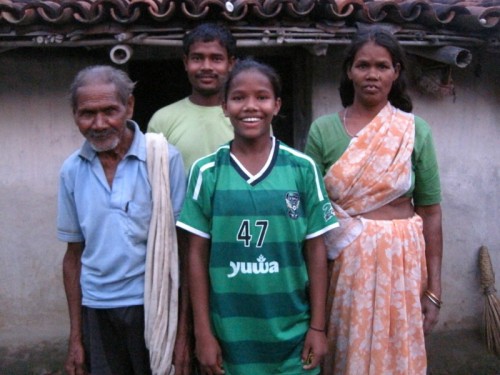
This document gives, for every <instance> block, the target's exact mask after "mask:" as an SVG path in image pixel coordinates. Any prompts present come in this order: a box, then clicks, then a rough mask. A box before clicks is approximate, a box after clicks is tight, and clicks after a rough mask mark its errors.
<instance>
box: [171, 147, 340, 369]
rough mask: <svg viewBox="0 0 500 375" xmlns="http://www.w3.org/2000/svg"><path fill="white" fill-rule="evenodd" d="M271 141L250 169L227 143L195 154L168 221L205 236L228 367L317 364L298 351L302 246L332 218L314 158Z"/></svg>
mask: <svg viewBox="0 0 500 375" xmlns="http://www.w3.org/2000/svg"><path fill="white" fill-rule="evenodd" d="M273 139H274V138H273ZM273 144H274V147H273V151H272V152H271V154H270V156H269V159H268V163H267V164H266V166H265V167H264V169H263V170H262V171H261V172H260V173H259V174H257V175H255V176H252V175H250V174H249V173H248V172H247V171H246V170H245V169H244V167H243V166H242V165H241V164H240V163H239V162H238V161H237V160H236V158H234V156H233V155H231V153H230V144H227V145H225V146H222V147H221V148H219V149H218V150H217V152H216V153H214V154H212V155H209V156H207V157H205V158H203V159H201V160H198V161H197V162H196V163H195V164H194V165H193V168H192V172H191V175H190V180H189V183H188V191H187V194H186V199H185V201H184V206H183V209H182V212H181V216H180V218H179V221H178V223H177V225H178V226H179V227H181V228H183V229H186V230H187V231H189V232H192V233H195V234H197V235H199V236H202V237H205V238H210V239H211V248H210V260H209V275H210V287H211V289H210V310H211V311H210V312H211V318H212V324H213V331H214V334H215V335H216V337H217V339H218V340H219V343H220V345H221V348H222V356H223V360H224V369H225V371H226V374H228V375H232V374H238V375H256V374H288V375H292V374H294V375H295V374H297V375H298V374H304V373H307V374H317V373H319V369H315V370H312V371H307V372H304V370H303V369H302V366H303V364H302V363H301V359H300V357H301V351H302V349H303V345H304V339H305V335H306V332H307V330H308V326H309V320H310V307H309V295H308V280H309V278H308V273H307V268H306V263H305V259H304V254H303V249H304V243H305V241H306V239H309V238H314V237H317V236H319V235H322V234H323V233H325V232H327V231H328V230H330V229H332V228H334V227H336V226H338V223H337V219H336V217H335V215H334V213H333V208H332V206H331V204H330V202H329V200H328V196H327V195H326V191H325V187H324V184H323V180H322V178H321V175H320V174H319V171H318V169H317V167H316V165H315V163H314V161H313V160H312V159H311V158H309V157H307V156H306V155H304V154H302V153H300V152H298V151H296V150H294V149H292V148H289V147H287V146H285V145H283V144H281V143H280V142H279V141H276V140H275V139H274V142H273Z"/></svg>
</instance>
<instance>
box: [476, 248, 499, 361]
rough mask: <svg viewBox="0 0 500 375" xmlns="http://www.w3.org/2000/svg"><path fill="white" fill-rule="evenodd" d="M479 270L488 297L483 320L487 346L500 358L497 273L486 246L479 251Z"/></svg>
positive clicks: (484, 291)
mask: <svg viewBox="0 0 500 375" xmlns="http://www.w3.org/2000/svg"><path fill="white" fill-rule="evenodd" d="M479 268H480V271H481V287H482V288H483V293H484V295H485V297H486V298H485V302H484V318H483V320H484V336H485V340H486V345H487V347H488V349H489V350H490V351H491V352H493V353H495V354H496V355H497V356H500V301H499V300H498V298H497V296H496V295H495V292H496V289H495V273H494V272H493V267H492V265H491V259H490V254H489V252H488V248H487V247H486V246H481V248H480V249H479Z"/></svg>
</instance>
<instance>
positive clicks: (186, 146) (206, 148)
mask: <svg viewBox="0 0 500 375" xmlns="http://www.w3.org/2000/svg"><path fill="white" fill-rule="evenodd" d="M148 132H152V133H163V134H164V135H165V137H166V138H167V140H168V142H169V143H171V144H173V145H174V146H176V147H177V149H178V150H179V151H180V153H181V154H182V159H183V161H184V167H185V169H186V173H187V172H189V168H191V165H192V164H193V163H194V162H195V161H196V160H198V159H199V158H201V157H203V156H205V155H208V154H211V153H212V152H214V151H215V150H216V149H217V147H219V146H220V145H222V144H224V143H226V142H229V141H230V140H231V139H233V136H234V131H233V126H232V125H231V123H230V121H229V119H228V118H227V117H226V116H225V115H224V113H223V112H222V107H221V106H213V107H205V106H200V105H196V104H193V103H192V102H191V101H190V100H189V98H184V99H182V100H179V101H178V102H175V103H173V104H170V105H168V106H166V107H163V108H161V109H159V110H158V111H156V113H155V114H154V115H153V117H152V118H151V120H150V121H149V124H148Z"/></svg>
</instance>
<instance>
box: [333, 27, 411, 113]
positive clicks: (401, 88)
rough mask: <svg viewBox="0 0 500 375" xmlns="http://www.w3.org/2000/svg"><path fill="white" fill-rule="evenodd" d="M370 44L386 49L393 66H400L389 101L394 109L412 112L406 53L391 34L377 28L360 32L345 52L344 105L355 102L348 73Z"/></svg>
mask: <svg viewBox="0 0 500 375" xmlns="http://www.w3.org/2000/svg"><path fill="white" fill-rule="evenodd" d="M368 42H373V43H375V44H376V45H379V46H381V47H384V48H385V49H386V50H387V52H389V54H390V55H391V58H392V64H393V66H396V65H397V64H399V66H400V70H399V76H398V78H397V79H396V80H395V81H394V83H393V84H392V88H391V91H390V92H389V97H388V99H389V102H390V103H391V104H392V105H393V106H394V107H396V108H399V109H401V110H402V111H405V112H411V110H412V109H413V104H412V102H411V98H410V96H409V95H408V93H407V92H406V77H405V69H406V65H407V63H406V55H405V52H404V50H403V48H402V47H401V45H400V44H399V42H398V40H397V39H396V38H395V37H394V36H393V35H392V34H391V33H389V32H388V31H386V30H384V29H381V28H376V27H375V28H370V29H367V30H363V31H360V32H358V33H357V34H356V35H355V36H354V38H353V40H352V42H351V44H350V45H349V47H347V49H346V50H345V52H344V62H343V64H342V72H341V76H340V87H339V92H340V99H341V100H342V105H343V106H344V107H347V106H349V105H351V104H352V103H353V101H354V85H353V83H352V81H351V80H350V79H349V77H348V76H347V71H348V70H349V69H350V68H351V67H352V64H353V62H354V58H355V56H356V54H357V53H358V51H359V50H360V49H361V48H362V47H363V46H364V45H365V44H366V43H368Z"/></svg>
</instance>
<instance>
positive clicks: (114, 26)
mask: <svg viewBox="0 0 500 375" xmlns="http://www.w3.org/2000/svg"><path fill="white" fill-rule="evenodd" d="M207 20H210V21H221V22H225V23H226V24H228V25H229V26H230V27H231V28H232V30H234V31H238V30H239V31H241V32H242V34H241V35H239V36H238V41H240V40H243V39H245V37H244V34H245V33H248V35H250V34H252V33H258V34H259V38H260V42H265V40H264V39H263V38H262V33H263V32H267V33H270V34H272V35H274V34H276V33H279V32H281V33H282V41H283V40H284V41H286V40H288V41H295V42H297V43H299V44H300V41H301V40H302V41H304V43H305V41H306V40H307V41H308V43H311V44H314V43H317V44H320V43H333V40H337V42H338V41H339V40H340V39H342V38H344V37H345V36H346V35H348V34H349V33H352V32H353V28H354V27H355V26H356V25H357V24H359V23H367V24H374V23H380V24H384V25H385V24H387V25H391V26H392V27H395V28H397V29H398V30H399V32H400V33H401V37H402V38H403V39H404V37H405V36H404V33H405V32H406V33H408V32H409V33H410V34H408V36H407V37H408V40H410V39H413V40H415V42H417V41H420V42H422V43H423V42H426V43H433V42H440V41H442V38H443V37H444V38H448V39H450V38H452V39H453V38H455V39H456V40H457V43H458V44H464V45H467V44H468V43H472V41H473V40H475V42H474V43H475V44H478V43H479V41H481V42H482V43H486V44H488V46H489V47H490V48H498V40H499V35H500V0H469V1H456V0H437V1H432V0H403V1H401V0H76V1H71V0H52V1H50V0H49V1H45V0H43V1H42V0H35V1H28V0H25V1H23V0H0V48H2V47H4V48H5V47H9V46H12V45H16V46H37V45H40V44H42V45H43V44H47V43H48V44H50V43H60V44H62V45H64V44H68V45H70V44H71V43H85V42H86V43H93V44H95V45H98V44H99V43H101V44H103V45H105V44H113V43H114V42H116V39H117V34H119V35H122V36H123V34H124V33H125V34H126V33H129V34H127V35H129V36H130V37H131V38H132V37H135V39H133V40H134V42H135V43H139V40H138V39H137V38H138V37H139V36H140V35H142V37H143V41H145V40H146V39H144V38H150V37H151V36H154V37H155V38H156V40H164V41H165V40H170V41H172V42H176V43H178V41H179V35H180V33H181V31H183V30H184V29H186V28H188V27H191V26H193V25H194V24H196V23H198V22H201V21H207ZM304 33H306V34H304ZM299 34H300V35H301V36H300V37H299V36H298V35H299ZM325 34H328V35H325ZM429 35H432V38H433V39H432V41H429V40H428V39H425V38H426V37H429ZM49 36H50V37H51V38H52V39H50V40H48V39H47V38H48V37H49ZM40 37H41V39H40ZM108 37H111V39H113V38H114V41H113V40H110V39H109V38H108ZM118 38H119V37H118ZM287 38H288V39H287ZM419 38H420V39H419ZM457 38H458V39H457ZM250 39H252V37H251V36H250ZM250 39H249V40H250ZM128 40H129V41H130V40H131V39H130V38H129V39H128ZM148 40H149V41H150V42H151V43H153V41H152V40H151V39H148ZM274 41H275V42H277V43H279V40H278V39H275V40H274ZM249 44H252V43H250V42H249Z"/></svg>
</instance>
